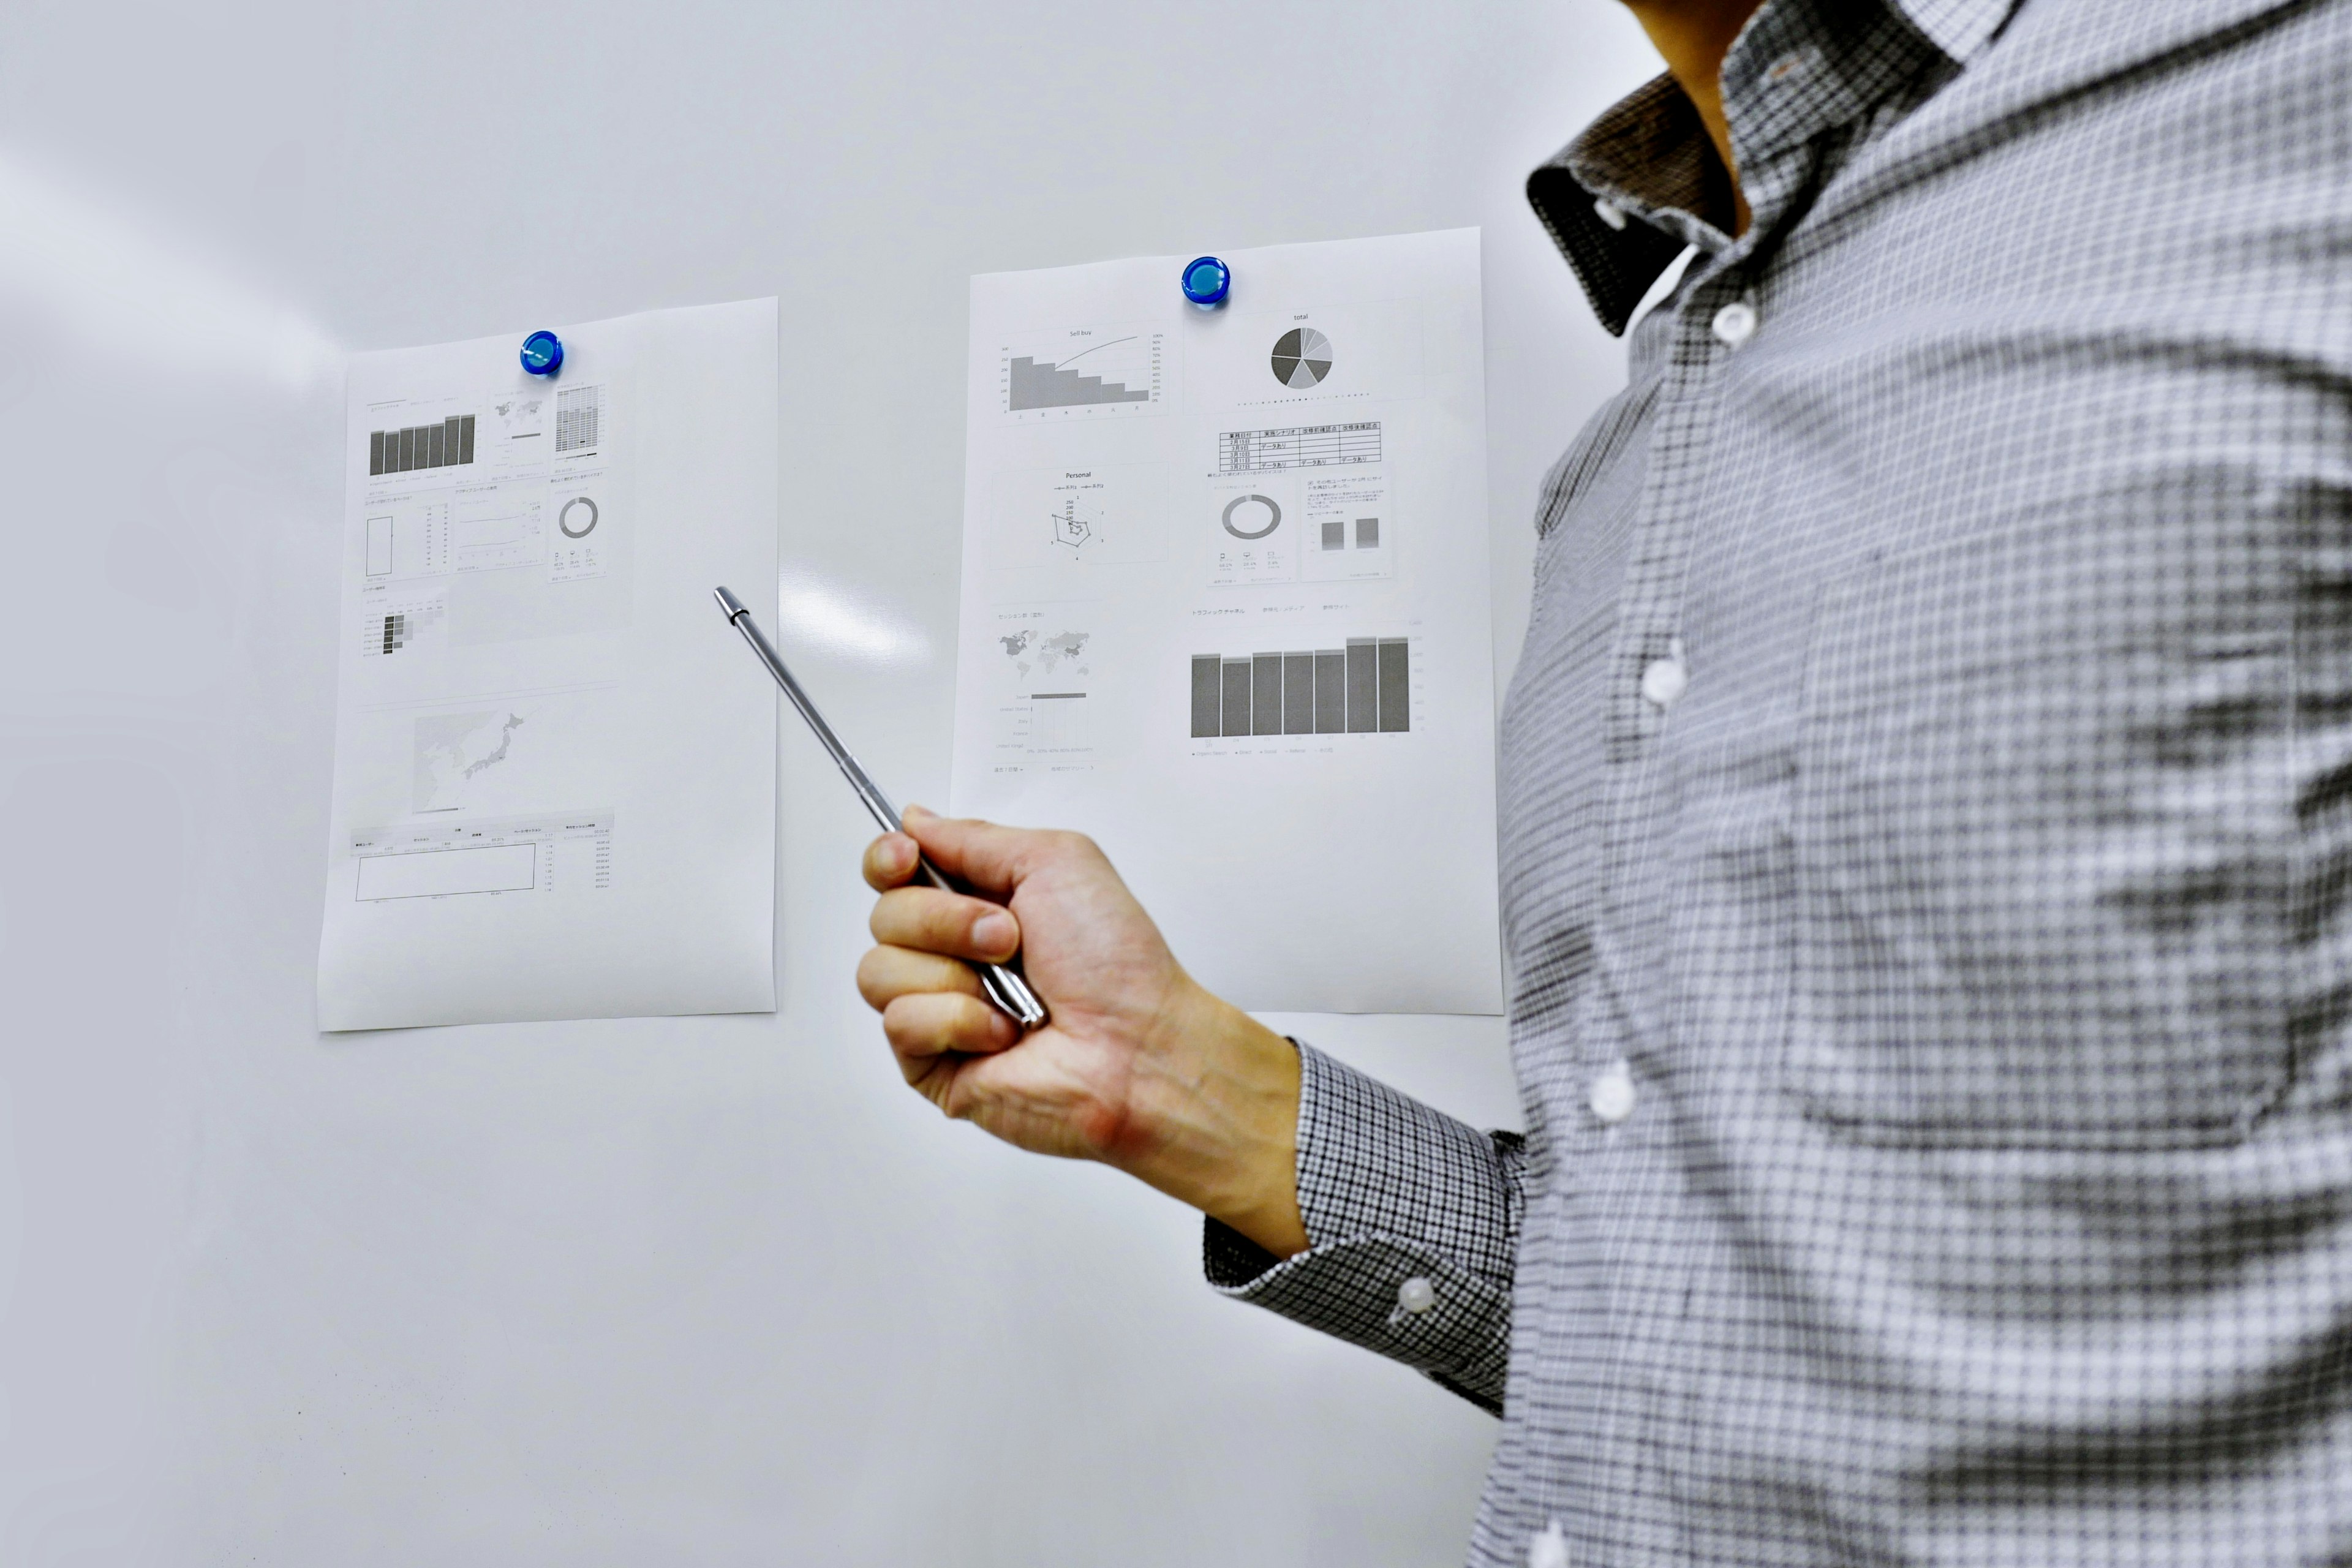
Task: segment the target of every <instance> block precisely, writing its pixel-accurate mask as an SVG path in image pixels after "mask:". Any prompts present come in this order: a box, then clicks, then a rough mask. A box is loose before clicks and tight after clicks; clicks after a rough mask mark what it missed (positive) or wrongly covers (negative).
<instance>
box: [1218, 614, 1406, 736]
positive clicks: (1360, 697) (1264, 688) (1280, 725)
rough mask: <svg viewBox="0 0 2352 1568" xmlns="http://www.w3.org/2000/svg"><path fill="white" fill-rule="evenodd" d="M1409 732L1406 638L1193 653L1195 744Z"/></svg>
mask: <svg viewBox="0 0 2352 1568" xmlns="http://www.w3.org/2000/svg"><path fill="white" fill-rule="evenodd" d="M1411 730H1412V639H1411V638H1409V637H1349V639H1348V643H1347V646H1346V647H1344V648H1332V647H1326V648H1303V649H1291V650H1289V651H1286V652H1283V653H1259V654H1249V655H1246V656H1237V655H1226V654H1215V653H1202V654H1194V655H1193V656H1192V738H1193V739H1195V740H1210V739H1223V738H1225V737H1228V736H1235V735H1242V736H1255V735H1341V734H1352V735H1374V734H1404V733H1408V732H1410V731H1411Z"/></svg>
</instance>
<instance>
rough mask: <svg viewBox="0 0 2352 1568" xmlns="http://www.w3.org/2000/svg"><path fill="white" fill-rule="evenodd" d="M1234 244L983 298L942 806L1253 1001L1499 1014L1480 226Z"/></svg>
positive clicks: (976, 316)
mask: <svg viewBox="0 0 2352 1568" xmlns="http://www.w3.org/2000/svg"><path fill="white" fill-rule="evenodd" d="M1224 259H1225V260H1226V261H1227V262H1228V263H1229V265H1230V267H1231V268H1232V272H1233V279H1234V282H1233V290H1232V296H1231V298H1230V300H1228V301H1227V302H1226V303H1225V304H1224V305H1223V306H1222V307H1221V308H1219V309H1217V310H1201V309H1199V308H1197V307H1195V306H1193V305H1191V304H1189V303H1188V302H1186V301H1185V300H1183V298H1182V297H1181V295H1180V293H1179V291H1178V289H1177V279H1178V275H1179V270H1180V268H1181V266H1182V264H1183V261H1184V258H1181V257H1152V258H1139V259H1133V260H1126V261H1115V262H1107V263H1103V264H1100V265H1095V266H1087V267H1075V268H1059V269H1055V270H1051V271H1040V272H1020V273H999V274H992V275H987V276H982V277H978V278H975V279H972V285H971V357H970V365H969V372H968V384H967V394H966V410H967V412H966V432H967V434H966V441H965V479H964V484H965V490H964V554H963V572H962V598H961V632H960V646H959V660H958V667H957V685H956V740H955V754H954V778H953V787H952V791H951V797H952V801H951V803H952V805H953V808H954V809H955V810H956V811H957V812H958V813H960V814H968V815H974V816H988V817H992V818H995V819H998V820H1001V821H1005V822H1012V823H1018V824H1024V825H1030V826H1061V827H1071V828H1076V829H1079V830H1081V831H1084V832H1087V833H1089V834H1091V835H1093V836H1094V837H1095V838H1096V839H1097V840H1098V841H1099V842H1100V843H1101V844H1102V845H1103V847H1104V848H1105V849H1106V850H1107V851H1108V853H1109V855H1110V857H1111V858H1112V860H1113V861H1114V862H1115V863H1116V864H1117V865H1118V868H1119V869H1120V870H1121V872H1122V873H1123V874H1124V875H1125V876H1126V878H1127V879H1128V881H1129V884H1130V885H1131V886H1132V887H1133V888H1134V889H1135V890H1136V892H1137V894H1138V896H1139V898H1141V899H1142V900H1143V902H1144V904H1145V906H1146V907H1147V908H1148V909H1150V910H1151V912H1152V914H1153V915H1154V917H1155V918H1156V919H1157V920H1158V921H1159V922H1160V927H1161V929H1162V930H1163V931H1165V932H1166V933H1167V936H1168V938H1169V941H1170V942H1171V945H1172V946H1173V948H1174V949H1175V952H1176V955H1177V957H1178V959H1179V960H1180V961H1181V962H1182V963H1184V964H1185V966H1186V967H1187V968H1188V969H1190V970H1191V971H1192V973H1194V974H1195V975H1196V976H1197V977H1199V978H1200V979H1201V980H1202V983H1203V984H1207V985H1208V986H1210V987H1211V988H1212V989H1213V990H1215V991H1217V992H1219V993H1221V994H1223V995H1225V996H1227V997H1229V998H1231V999H1232V1000H1234V1001H1235V1002H1237V1003H1240V1004H1241V1005H1244V1006H1248V1007H1253V1008H1257V1009H1261V1010H1265V1009H1284V1010H1302V1011H1327V1012H1430V1013H1441V1012H1452V1013H1491V1012H1496V1011H1499V1010H1500V1007H1501V978H1500V948H1499V942H1498V936H1497V917H1496V861H1495V784H1494V743H1495V714H1494V660H1493V652H1492V610H1491V605H1490V589H1489V585H1488V578H1487V548H1486V527H1487V518H1486V407H1485V388H1484V360H1483V355H1482V349H1481V337H1480V333H1481V321H1480V296H1479V276H1478V267H1479V261H1478V236H1477V233H1476V231H1475V230H1457V231H1452V232H1445V233H1437V234H1423V235H1408V236H1401V237H1389V238H1379V239H1364V240H1349V241H1339V242H1334V243H1328V244H1316V245H1293V246H1283V247H1272V248H1267V249H1263V250H1250V251H1236V252H1230V253H1226V254H1225V256H1224Z"/></svg>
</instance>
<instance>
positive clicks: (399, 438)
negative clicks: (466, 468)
mask: <svg viewBox="0 0 2352 1568" xmlns="http://www.w3.org/2000/svg"><path fill="white" fill-rule="evenodd" d="M473 460H474V416H472V415H470V414H452V415H451V416H449V417H448V418H446V419H444V420H442V421H441V422H440V423H438V424H436V425H410V426H404V427H403V428H401V429H398V430H371V431H369V432H368V477H369V478H370V479H373V478H375V477H376V476H378V475H381V474H405V473H408V472H410V471H412V470H414V469H417V468H454V467H456V466H457V465H459V464H464V463H470V462H472V461H473Z"/></svg>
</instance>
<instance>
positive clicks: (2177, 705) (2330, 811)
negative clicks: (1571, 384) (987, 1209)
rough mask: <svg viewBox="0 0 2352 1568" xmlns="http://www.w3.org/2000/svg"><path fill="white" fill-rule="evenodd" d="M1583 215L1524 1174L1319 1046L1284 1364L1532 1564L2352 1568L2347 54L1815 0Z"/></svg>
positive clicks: (1251, 1294)
mask: <svg viewBox="0 0 2352 1568" xmlns="http://www.w3.org/2000/svg"><path fill="white" fill-rule="evenodd" d="M1723 79H1724V89H1725V104H1726V110H1727V116H1728V119H1729V122H1730V125H1731V128H1732V133H1733V146H1734V150H1735V153H1737V161H1738V167H1739V169H1740V172H1741V173H1740V180H1741V187H1742V190H1743V192H1744V194H1745V195H1746V196H1747V198H1748V203H1749V205H1750V207H1751V209H1752V212H1753V222H1752V224H1751V226H1750V228H1749V230H1748V233H1747V234H1746V235H1745V236H1743V237H1739V238H1737V239H1735V238H1733V237H1731V236H1730V235H1729V234H1728V233H1727V230H1728V229H1729V227H1730V226H1731V225H1730V220H1729V209H1730V189H1729V185H1728V183H1727V177H1726V176H1725V174H1724V173H1723V171H1722V169H1721V166H1720V164H1719V163H1718V162H1717V160H1716V159H1715V158H1714V157H1713V155H1712V153H1711V152H1710V150H1709V149H1708V147H1707V145H1706V142H1705V141H1704V138H1703V135H1702V132H1701V131H1700V128H1699V125H1698V121H1697V119H1696V113H1695V112H1694V110H1692V108H1691V106H1690V104H1689V102H1688V101H1687V100H1685V98H1684V97H1683V96H1682V95H1681V93H1680V92H1679V91H1678V90H1676V89H1675V87H1674V86H1673V85H1672V83H1671V82H1669V81H1664V80H1662V81H1659V82H1656V83H1654V84H1652V85H1651V86H1649V87H1647V88H1645V89H1643V90H1641V91H1640V92H1638V93H1636V94H1635V95H1633V97H1632V98H1631V99H1629V100H1626V101H1625V102H1624V103H1622V104H1621V105H1619V106H1618V107H1617V108H1615V109H1614V110H1611V111H1610V112H1609V113H1608V114H1607V115H1606V116H1604V117H1603V118H1602V119H1601V121H1598V122H1597V123H1596V124H1595V125H1593V126H1592V127H1591V129H1590V130H1589V131H1587V132H1585V134H1584V135H1583V136H1581V137H1580V138H1579V139H1578V141H1577V142H1574V143H1573V144H1571V145H1570V148H1569V149H1568V150H1567V151H1566V152H1565V153H1562V154H1561V156H1560V157H1559V159H1558V160H1556V161H1555V162H1554V163H1551V164H1549V165H1548V166H1546V167H1545V168H1543V169H1541V170H1538V172H1537V173H1536V174H1535V175H1534V176H1533V177H1532V178H1531V180H1530V182H1529V191H1530V195H1531V196H1532V198H1533V199H1534V201H1535V204H1536V205H1537V208H1538V212H1539V213H1540V215H1541V216H1542V217H1543V219H1544V221H1545V223H1546V224H1547V225H1548V226H1549V228H1550V229H1551V231H1552V232H1553V234H1554V236H1555V237H1556V238H1557V239H1558V241H1559V246H1560V248H1561V249H1562V250H1563V251H1564V252H1565V253H1566V255H1567V256H1568V258H1569V259H1570V262H1571V263H1572V264H1573V265H1574V267H1575V268H1576V270H1577V272H1578V273H1579V275H1580V278H1581V279H1583V281H1584V284H1585V287H1586V289H1587V291H1588V292H1589V293H1590V295H1591V298H1592V301H1593V304H1594V306H1595V307H1596V309H1597V310H1599V312H1600V314H1601V317H1602V318H1603V319H1604V320H1605V321H1607V322H1608V323H1609V325H1610V326H1611V328H1612V330H1615V331H1622V330H1623V328H1624V326H1625V324H1626V321H1627V320H1628V318H1629V317H1630V315H1631V314H1632V312H1633V309H1634V307H1635V305H1636V304H1637V302H1638V300H1639V299H1640V298H1641V296H1642V295H1643V293H1644V291H1645V290H1646V289H1648V288H1649V287H1650V286H1651V285H1652V284H1653V283H1654V281H1655V280H1656V279H1658V278H1659V277H1660V276H1661V275H1662V272H1663V270H1664V268H1666V267H1667V266H1668V265H1669V263H1670V262H1672V261H1673V260H1674V259H1675V258H1676V257H1677V256H1679V255H1680V254H1681V253H1682V252H1683V251H1684V249H1685V247H1696V255H1695V257H1694V258H1693V259H1692V260H1691V262H1690V263H1689V265H1688V266H1687V268H1685V272H1684V275H1683V276H1682V278H1681V279H1680V280H1679V281H1678V282H1677V283H1676V284H1675V285H1674V287H1673V288H1672V289H1671V291H1670V292H1669V293H1668V294H1667V295H1666V297H1665V300H1664V303H1663V304H1661V305H1659V306H1658V307H1657V308H1656V309H1654V310H1652V311H1651V312H1650V313H1649V314H1648V315H1647V316H1645V317H1644V318H1643V320H1642V321H1641V322H1640V324H1639V325H1638V327H1636V328H1635V329H1634V331H1633V338H1632V341H1631V353H1630V359H1631V367H1632V369H1631V376H1630V383H1629V385H1628V387H1627V389H1626V391H1625V392H1624V393H1623V394H1622V395H1620V396H1619V397H1618V398H1617V399H1616V400H1615V401H1614V402H1612V404H1610V405H1608V406H1607V407H1606V408H1604V409H1603V410H1602V411H1601V413H1600V414H1599V415H1598V416H1596V417H1595V418H1594V419H1593V421H1592V422H1591V425H1590V426H1588V427H1587V428H1586V430H1585V431H1584V433H1583V435H1582V436H1581V437H1580V438H1579V440H1578V441H1577V442H1576V444H1575V445H1574V447H1571V448H1570V451H1569V453H1568V455H1567V456H1566V457H1565V458H1562V459H1561V461H1560V463H1559V466H1558V468H1556V469H1555V470H1554V471H1553V473H1552V475H1551V477H1550V479H1549V486H1548V490H1547V494H1546V497H1545V500H1544V502H1543V505H1542V510H1541V513H1540V516H1539V518H1538V528H1539V531H1540V534H1541V542H1540V545H1539V553H1538V563H1537V569H1536V580H1535V591H1534V604H1533V611H1532V616H1531V620H1530V624H1529V626H1528V638H1527V645H1526V651H1525V653H1524V655H1523V657H1522V658H1521V660H1520V663H1519V667H1518V672H1517V677H1516V678H1515V679H1514V681H1513V683H1512V687H1511V691H1510V694H1509V699H1508V701H1507V704H1506V708H1505V712H1504V718H1503V723H1502V733H1501V742H1500V744H1501V753H1500V754H1501V769H1500V789H1501V796H1502V864H1503V900H1504V921H1505V930H1506V932H1507V963H1508V978H1509V994H1510V1014H1511V1018H1510V1027H1511V1042H1512V1048H1513V1052H1514V1058H1515V1061H1516V1064H1517V1070H1518V1076H1519V1082H1520V1086H1521V1089H1522V1094H1523V1099H1524V1104H1525V1112H1526V1117H1527V1128H1528V1131H1527V1135H1526V1137H1525V1139H1524V1141H1522V1140H1521V1139H1520V1138H1518V1137H1517V1136H1514V1135H1510V1134H1505V1133H1493V1134H1487V1133H1482V1132H1479V1131H1475V1130H1473V1129H1471V1128H1468V1127H1465V1126H1463V1125H1462V1124H1460V1123H1459V1122H1456V1121H1454V1120H1452V1119H1450V1118H1448V1117H1446V1116H1444V1115H1442V1114H1440V1113H1439V1112H1437V1111H1434V1110H1430V1109H1428V1108H1426V1107H1424V1106H1422V1105H1419V1104H1417V1103H1415V1102H1413V1101H1412V1100H1409V1099H1407V1098H1405V1097H1403V1096H1402V1095H1400V1094H1398V1093H1396V1092H1395V1091H1393V1090H1391V1089H1387V1088H1385V1087H1384V1086H1382V1085H1381V1084H1378V1083H1376V1082H1374V1081H1372V1080H1370V1079H1367V1078H1365V1077H1363V1076H1361V1075H1360V1074H1358V1073H1356V1072H1354V1071H1351V1070H1350V1069H1349V1068H1346V1067H1345V1066H1342V1065H1341V1064H1339V1063H1338V1062H1336V1061H1334V1060H1332V1059H1331V1058H1328V1057H1327V1056H1325V1055H1323V1054H1322V1053H1320V1052H1318V1051H1317V1050H1315V1049H1313V1048H1312V1047H1301V1058H1302V1060H1303V1062H1304V1064H1305V1078H1304V1096H1303V1100H1302V1103H1301V1106H1300V1112H1299V1128H1298V1131H1299V1150H1300V1154H1299V1176H1298V1194H1299V1200H1300V1205H1301V1208H1302V1210H1303V1211H1304V1214H1305V1216H1306V1220H1307V1233H1308V1236H1309V1238H1310V1240H1311V1242H1312V1243H1313V1245H1312V1247H1311V1248H1310V1249H1309V1250H1308V1251H1307V1252H1306V1253H1304V1254H1302V1255H1300V1256H1299V1257H1297V1258H1292V1259H1289V1260H1287V1261H1284V1262H1280V1263H1276V1261H1275V1260H1274V1259H1272V1258H1269V1257H1268V1256H1267V1255H1265V1253H1263V1252H1261V1251H1259V1250H1257V1249H1256V1248H1255V1247H1252V1246H1251V1245H1250V1244H1249V1243H1247V1242H1246V1241H1244V1240H1243V1239H1242V1238H1241V1237H1238V1236H1235V1235H1234V1234H1233V1233H1231V1232H1229V1231H1226V1230H1224V1229H1223V1227H1221V1226H1210V1228H1209V1234H1208V1242H1207V1251H1208V1266H1209V1272H1210V1276H1211V1278H1212V1279H1213V1281H1214V1282H1215V1283H1216V1284H1218V1285H1219V1287H1220V1288H1221V1289H1225V1290H1226V1291H1227V1292H1228V1293H1230V1294H1231V1295H1233V1296H1235V1297H1237V1298H1239V1299H1241V1300H1249V1301H1254V1302H1256V1303H1258V1304H1260V1305H1262V1306H1265V1307H1268V1308H1271V1309H1272V1310H1276V1311H1278V1312H1282V1313H1284V1314H1286V1315H1288V1316H1290V1317H1292V1318H1295V1319H1297V1320H1298V1321H1301V1322H1304V1323H1307V1324H1309V1325H1311V1326H1313V1327H1315V1328H1318V1329H1321V1330H1324V1331H1328V1332H1330V1333H1334V1334H1337V1335H1339V1336H1341V1337H1342V1338H1345V1339H1348V1340H1351V1341H1354V1342H1358V1343H1360V1344H1362V1345H1365V1346H1368V1347H1370V1348H1371V1349H1373V1350H1376V1351H1378V1352H1381V1353H1383V1354H1386V1355H1389V1356H1392V1357H1395V1358H1397V1359H1398V1360H1401V1361H1403V1362H1405V1363H1409V1364H1410V1365H1412V1366H1414V1367H1417V1368H1420V1369H1421V1370H1423V1371H1424V1372H1425V1373H1428V1374H1429V1375H1430V1376H1431V1377H1433V1378H1434V1379H1435V1380H1436V1381H1438V1382H1439V1383H1441V1384H1444V1385H1445V1386H1446V1387H1448V1388H1451V1389H1453V1390H1454V1391H1456V1392H1457V1393H1459V1394H1463V1395H1465V1397H1467V1398H1470V1399H1473V1400H1475V1401H1477V1402H1478V1403H1480V1404H1482V1405H1486V1406H1487V1407H1488V1408H1490V1409H1496V1410H1498V1411H1499V1412H1500V1414H1501V1415H1502V1418H1503V1421H1502V1427H1501V1431H1500V1435H1499V1441H1498V1445H1497V1447H1496V1455H1495V1459H1494V1464H1493V1468H1492V1471H1491V1473H1490V1475H1489V1478H1488V1481H1487V1486H1486V1496H1485V1499H1484V1501H1483V1503H1482V1506H1481V1509H1480V1511H1479V1516H1478V1521H1477V1525H1476V1528H1475V1534H1474V1537H1473V1540H1472V1542H1471V1547H1470V1558H1471V1561H1472V1562H1473V1563H1480V1564H1504V1563H1509V1564H1517V1563H1532V1564H1535V1565H1536V1568H1560V1565H1562V1564H1568V1563H1574V1564H1577V1565H1580V1568H1591V1565H1598V1564H1612V1565H1617V1564H1654V1563H1736V1564H1741V1565H1761V1564H1781V1563H1790V1564H1794V1563H1804V1564H1824V1563H1971V1564H1990V1563H2012V1564H2018V1565H2021V1568H2053V1565H2059V1564H2094V1563H2179V1564H2192V1563H2194V1564H2205V1563H2278V1564H2284V1563H2321V1562H2332V1563H2347V1562H2352V0H2024V3H2023V4H2021V5H2018V4H2011V0H1933V3H1930V0H1906V3H1904V4H1895V3H1894V0H1772V3H1771V4H1769V5H1768V6H1767V7H1766V8H1765V9H1764V10H1763V11H1761V12H1760V13H1759V15H1758V16H1757V17H1756V18H1755V19H1754V20H1753V21H1752V22H1751V23H1750V25H1749V26H1748V29H1747V30H1746V32H1744V33H1743V34H1742V35H1741V37H1740V39H1739V41H1738V44H1737V45H1735V47H1733V49H1732V52H1731V54H1730V56H1729V58H1727V60H1726V62H1725V66H1724V73H1723Z"/></svg>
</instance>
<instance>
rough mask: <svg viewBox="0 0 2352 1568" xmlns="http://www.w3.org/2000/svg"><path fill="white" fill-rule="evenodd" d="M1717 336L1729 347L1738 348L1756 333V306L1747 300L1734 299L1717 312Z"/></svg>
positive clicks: (1719, 340) (1715, 329) (1715, 323)
mask: <svg viewBox="0 0 2352 1568" xmlns="http://www.w3.org/2000/svg"><path fill="white" fill-rule="evenodd" d="M1713 326H1714V331H1715V335H1716V338H1717V341H1718V342H1722V343H1723V344H1724V345H1725V346H1726V347H1727V348H1735V349H1736V348H1738V346H1739V345H1740V344H1742V343H1744V342H1747V341H1748V339H1750V338H1752V337H1754V336H1755V335H1756V307H1755V306H1753V305H1751V304H1749V303H1748V301H1747V300H1733V301H1732V302H1731V303H1730V304H1728V305H1726V306H1725V307H1724V308H1723V309H1722V310H1717V312H1716V313H1715V321H1714V322H1713Z"/></svg>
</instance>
